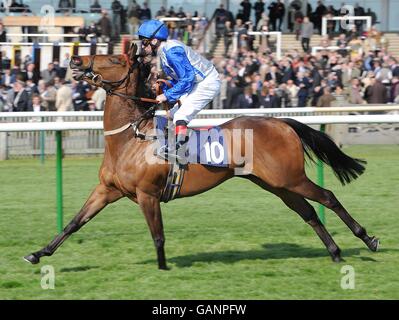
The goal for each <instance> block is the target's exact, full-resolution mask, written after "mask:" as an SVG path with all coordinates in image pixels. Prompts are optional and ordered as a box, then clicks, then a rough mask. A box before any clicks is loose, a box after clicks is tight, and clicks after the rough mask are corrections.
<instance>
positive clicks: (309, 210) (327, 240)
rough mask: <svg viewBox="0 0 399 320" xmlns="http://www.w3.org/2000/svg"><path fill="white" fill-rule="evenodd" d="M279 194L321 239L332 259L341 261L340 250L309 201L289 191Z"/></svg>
mask: <svg viewBox="0 0 399 320" xmlns="http://www.w3.org/2000/svg"><path fill="white" fill-rule="evenodd" d="M279 196H280V198H281V200H283V201H284V203H285V204H286V205H287V206H288V207H289V208H290V209H292V210H294V211H295V212H296V213H298V214H299V215H300V216H301V217H302V219H303V220H304V221H305V222H306V223H307V224H309V225H310V226H311V227H312V228H313V230H314V231H315V232H316V233H317V235H318V236H319V238H320V239H321V241H323V243H324V245H325V246H326V248H327V250H328V252H329V253H330V255H331V258H332V259H333V261H334V262H340V261H342V259H341V250H340V249H339V247H338V246H337V244H336V243H335V242H334V240H333V238H332V236H331V235H330V234H329V233H328V231H327V229H326V228H325V227H324V225H323V224H322V223H321V221H320V219H319V217H318V216H317V214H316V211H315V210H314V208H313V207H312V206H311V205H310V203H309V202H307V201H306V200H305V199H304V198H303V197H301V196H299V195H297V194H295V193H292V192H290V191H287V192H283V193H282V194H281V195H279Z"/></svg>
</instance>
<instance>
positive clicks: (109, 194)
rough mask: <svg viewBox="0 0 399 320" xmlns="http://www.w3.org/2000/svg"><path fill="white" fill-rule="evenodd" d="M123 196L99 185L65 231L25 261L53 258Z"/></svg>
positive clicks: (116, 191)
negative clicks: (101, 212)
mask: <svg viewBox="0 0 399 320" xmlns="http://www.w3.org/2000/svg"><path fill="white" fill-rule="evenodd" d="M122 196H123V195H122V194H121V192H120V191H118V190H116V189H110V188H107V187H106V186H104V185H102V184H100V185H98V186H97V187H96V189H95V190H94V191H93V192H92V194H91V195H90V197H89V199H88V200H87V201H86V203H85V205H84V206H83V207H82V209H81V210H80V211H79V213H78V214H77V215H76V216H75V217H74V218H73V219H72V221H71V222H69V224H68V225H67V226H66V227H65V228H64V230H63V231H62V232H61V233H60V234H59V235H58V236H56V237H55V238H54V239H53V241H51V242H50V243H49V244H48V245H47V246H46V247H44V248H43V249H41V250H39V251H37V252H34V253H32V254H30V255H27V256H25V257H24V259H25V260H26V261H28V262H30V263H32V264H36V263H39V262H40V258H41V257H43V256H51V255H52V254H53V253H54V252H55V251H56V250H57V248H58V247H59V246H60V245H61V244H62V243H63V242H64V241H65V240H66V239H68V238H69V236H70V235H71V234H72V233H74V232H76V231H78V230H79V229H80V228H81V227H83V225H85V224H86V223H87V222H89V221H90V220H91V219H92V218H93V217H94V216H95V215H96V214H97V213H99V212H100V211H101V210H102V209H103V208H104V207H105V206H106V205H107V204H109V203H111V202H114V201H116V200H118V199H120V198H122Z"/></svg>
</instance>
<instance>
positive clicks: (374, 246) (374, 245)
mask: <svg viewBox="0 0 399 320" xmlns="http://www.w3.org/2000/svg"><path fill="white" fill-rule="evenodd" d="M379 245H380V240H379V239H378V238H376V237H372V238H371V240H370V242H369V243H368V245H367V246H368V247H369V249H370V250H371V251H374V252H376V251H378V247H379Z"/></svg>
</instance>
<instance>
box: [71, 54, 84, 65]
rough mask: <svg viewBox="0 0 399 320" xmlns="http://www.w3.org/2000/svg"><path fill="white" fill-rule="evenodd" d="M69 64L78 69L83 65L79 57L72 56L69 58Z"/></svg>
mask: <svg viewBox="0 0 399 320" xmlns="http://www.w3.org/2000/svg"><path fill="white" fill-rule="evenodd" d="M71 62H72V64H74V65H75V66H77V67H80V66H81V65H82V64H83V61H82V58H80V57H79V56H73V57H72V58H71Z"/></svg>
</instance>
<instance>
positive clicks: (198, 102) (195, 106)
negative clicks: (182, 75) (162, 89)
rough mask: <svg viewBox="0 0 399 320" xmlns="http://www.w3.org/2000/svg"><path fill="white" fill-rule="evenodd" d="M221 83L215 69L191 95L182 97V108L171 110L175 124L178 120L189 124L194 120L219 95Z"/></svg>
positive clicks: (196, 86)
mask: <svg viewBox="0 0 399 320" xmlns="http://www.w3.org/2000/svg"><path fill="white" fill-rule="evenodd" d="M221 83H222V82H221V81H220V77H219V73H218V72H217V71H216V69H215V70H213V71H212V72H211V73H210V74H209V75H208V76H207V77H206V78H205V79H204V80H202V81H201V82H199V83H197V84H196V85H195V86H194V89H193V90H192V91H191V92H190V93H188V94H186V95H184V96H182V97H180V101H181V107H180V108H179V107H178V105H175V106H174V107H173V109H171V110H170V112H171V115H172V116H173V123H174V124H176V121H178V120H184V121H186V122H187V123H189V122H190V121H191V120H192V119H194V118H195V116H196V115H197V113H198V112H200V111H201V110H202V109H203V108H205V107H206V106H207V105H208V104H209V103H210V102H211V101H212V100H213V99H214V98H215V97H216V96H217V95H218V93H219V91H220V86H221Z"/></svg>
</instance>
